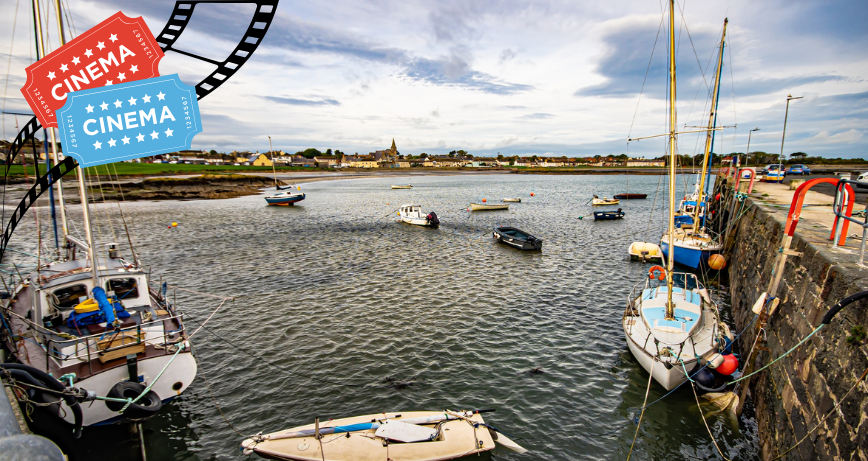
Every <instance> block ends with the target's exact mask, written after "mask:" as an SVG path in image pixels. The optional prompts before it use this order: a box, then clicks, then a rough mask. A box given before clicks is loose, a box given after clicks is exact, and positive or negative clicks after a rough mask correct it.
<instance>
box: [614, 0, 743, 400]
mask: <svg viewBox="0 0 868 461" xmlns="http://www.w3.org/2000/svg"><path fill="white" fill-rule="evenodd" d="M723 30H724V33H723V37H726V23H724V29H723ZM721 40H723V39H721ZM720 49H721V55H720V57H719V58H718V69H719V66H720V63H721V60H722V53H723V45H721V47H720ZM669 56H670V59H669V76H670V81H669V101H668V104H667V105H668V108H669V111H670V112H669V117H668V118H669V133H668V137H669V142H668V148H669V220H668V221H669V222H668V230H667V233H666V234H665V235H664V241H666V243H668V244H669V246H670V247H672V246H674V242H675V234H676V231H677V230H680V229H676V228H675V208H676V207H675V184H676V169H675V168H676V163H677V161H676V159H677V157H676V156H677V137H678V135H677V120H676V118H677V117H676V112H675V105H676V104H675V103H676V101H675V95H676V92H675V89H676V83H675V82H676V81H675V58H674V56H675V2H674V0H670V2H669ZM719 84H720V74H719V73H718V78H717V79H716V80H715V90H717V88H718V85H719ZM712 112H714V106H713V105H712ZM674 266H675V258H674V257H673V255H671V254H670V255H669V256H668V257H667V258H666V268H664V267H662V266H653V267H651V269H650V270H649V276H645V277H643V279H644V280H643V281H642V282H639V283H638V284H636V285H635V286H634V287H633V290H632V291H631V293H630V296H629V298H628V302H627V307H626V309H625V310H624V314H623V316H622V319H621V321H622V326H623V328H624V336H625V338H626V341H627V347H628V348H629V349H630V352H631V353H632V354H633V356H634V357H635V358H636V361H638V362H639V364H640V365H641V366H642V368H644V369H645V370H646V371H647V372H648V373H650V374H651V376H652V377H653V378H654V380H655V381H657V383H659V384H660V385H661V386H663V388H665V389H666V390H671V389H674V388H675V387H677V386H679V385H681V384H682V383H684V382H685V381H686V380H687V379H688V376H689V373H691V372H693V370H694V368H695V367H697V365H699V364H700V363H706V362H708V361H709V360H710V359H712V358H713V357H714V356H715V355H717V354H718V353H719V351H720V348H721V347H722V343H721V337H722V336H723V335H722V334H721V331H722V327H721V326H720V325H721V322H720V321H719V320H718V319H719V313H718V312H717V306H716V305H714V303H712V302H711V299H710V297H709V296H708V292H707V291H706V290H705V288H704V287H703V286H702V284H701V283H700V282H699V280H698V279H697V278H696V275H694V274H686V273H676V272H675V271H674V270H673V269H674Z"/></svg>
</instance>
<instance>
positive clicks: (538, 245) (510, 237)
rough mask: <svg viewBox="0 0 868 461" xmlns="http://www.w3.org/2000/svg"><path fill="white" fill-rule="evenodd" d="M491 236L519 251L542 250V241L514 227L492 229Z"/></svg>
mask: <svg viewBox="0 0 868 461" xmlns="http://www.w3.org/2000/svg"><path fill="white" fill-rule="evenodd" d="M492 236H493V237H494V238H496V239H497V240H498V241H500V242H502V243H505V244H507V245H509V246H511V247H514V248H518V249H519V250H531V251H539V250H542V242H543V241H542V240H541V239H538V238H536V237H534V236H533V235H530V234H528V233H527V232H525V231H523V230H521V229H516V228H514V227H506V226H499V227H495V228H494V232H493V233H492Z"/></svg>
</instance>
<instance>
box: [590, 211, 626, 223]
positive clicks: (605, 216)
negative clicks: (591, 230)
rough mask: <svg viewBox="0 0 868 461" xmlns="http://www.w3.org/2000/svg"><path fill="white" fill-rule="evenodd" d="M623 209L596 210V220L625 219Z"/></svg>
mask: <svg viewBox="0 0 868 461" xmlns="http://www.w3.org/2000/svg"><path fill="white" fill-rule="evenodd" d="M623 218H624V212H623V211H595V212H594V221H610V220H613V219H623Z"/></svg>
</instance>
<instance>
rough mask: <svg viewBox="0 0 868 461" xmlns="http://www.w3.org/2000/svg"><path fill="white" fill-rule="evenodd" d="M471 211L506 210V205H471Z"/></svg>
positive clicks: (507, 205)
mask: <svg viewBox="0 0 868 461" xmlns="http://www.w3.org/2000/svg"><path fill="white" fill-rule="evenodd" d="M470 209H471V210H472V211H487V210H508V209H509V204H508V203H471V204H470Z"/></svg>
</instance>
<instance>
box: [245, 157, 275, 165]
mask: <svg viewBox="0 0 868 461" xmlns="http://www.w3.org/2000/svg"><path fill="white" fill-rule="evenodd" d="M247 161H248V162H250V164H251V165H253V166H271V165H272V163H271V159H270V158H268V157H266V156H265V154H253V155H251V156H250V158H249V159H248V160H247Z"/></svg>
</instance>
